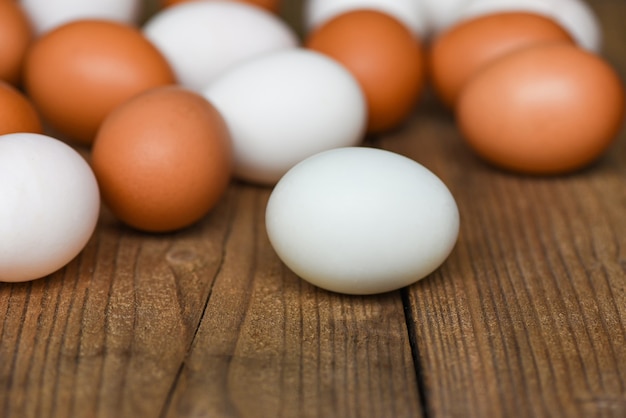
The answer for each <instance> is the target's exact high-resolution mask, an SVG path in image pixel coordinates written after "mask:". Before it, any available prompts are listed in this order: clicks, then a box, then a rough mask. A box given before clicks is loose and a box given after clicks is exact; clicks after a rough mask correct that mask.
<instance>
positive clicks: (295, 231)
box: [265, 147, 459, 295]
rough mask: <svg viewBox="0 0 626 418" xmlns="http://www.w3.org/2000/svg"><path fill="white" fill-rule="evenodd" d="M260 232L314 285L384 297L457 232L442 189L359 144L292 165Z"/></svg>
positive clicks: (438, 256)
mask: <svg viewBox="0 0 626 418" xmlns="http://www.w3.org/2000/svg"><path fill="white" fill-rule="evenodd" d="M265 225H266V229H267V234H268V237H269V240H270V243H271V244H272V246H273V248H274V250H275V251H276V253H277V255H278V256H279V257H280V259H281V260H282V261H283V262H284V263H285V264H286V265H287V267H289V268H290V269H291V270H292V271H293V272H294V273H296V274H297V275H298V276H300V277H301V278H303V279H304V280H307V281H308V282H310V283H312V284H314V285H316V286H319V287H321V288H324V289H327V290H331V291H334V292H341V293H348V294H358V295H363V294H373V293H382V292H388V291H391V290H395V289H399V288H401V287H404V286H407V285H410V284H412V283H415V282H417V281H418V280H420V279H422V278H424V277H426V276H427V275H428V274H430V273H432V272H433V271H434V270H435V269H437V268H438V267H439V266H440V265H441V264H442V263H443V262H444V261H445V260H446V258H447V257H448V255H449V254H450V252H451V251H452V249H453V247H454V245H455V243H456V240H457V237H458V233H459V212H458V209H457V205H456V202H455V200H454V197H453V196H452V195H451V193H450V191H449V190H448V188H447V187H446V185H445V184H444V183H443V182H442V181H441V180H440V179H439V178H438V177H437V176H435V175H434V174H433V173H432V172H430V171H429V170H428V169H426V168H425V167H423V166H422V165H420V164H418V163H417V162H415V161H413V160H411V159H409V158H407V157H404V156H401V155H399V154H395V153H392V152H389V151H384V150H381V149H374V148H364V147H352V148H350V147H348V148H340V149H334V150H330V151H326V152H322V153H319V154H316V155H313V156H311V157H309V158H307V159H306V160H304V161H302V162H300V163H299V164H297V165H296V166H294V167H293V168H292V169H291V170H289V171H288V172H287V174H285V176H284V177H282V178H281V179H280V181H279V182H278V184H277V185H276V187H275V188H274V190H273V191H272V193H271V195H270V198H269V201H268V203H267V208H266V214H265Z"/></svg>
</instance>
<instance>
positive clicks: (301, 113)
mask: <svg viewBox="0 0 626 418" xmlns="http://www.w3.org/2000/svg"><path fill="white" fill-rule="evenodd" d="M204 95H205V97H206V98H207V99H208V100H209V101H210V102H212V103H213V104H214V105H215V106H216V107H217V109H218V110H219V111H220V113H221V114H222V116H223V117H224V119H225V120H226V123H227V125H228V128H229V129H230V133H231V138H232V142H233V150H234V162H235V168H234V174H235V176H236V177H238V178H240V179H243V180H247V181H250V182H255V183H261V184H274V183H276V181H278V179H279V178H280V177H281V176H282V175H283V174H285V173H286V172H287V170H289V169H290V168H291V167H292V166H293V165H295V164H296V163H298V162H300V161H301V160H303V159H305V158H306V157H309V156H311V155H313V154H315V153H318V152H320V151H324V150H327V149H331V148H337V147H343V146H349V145H356V144H358V143H359V142H360V141H361V140H362V138H363V135H364V132H365V126H366V122H367V107H366V102H365V97H364V95H363V92H362V91H361V88H360V87H359V84H358V82H357V81H356V80H355V78H354V77H353V76H352V74H350V73H349V72H348V70H346V69H345V68H344V67H343V66H341V65H340V64H339V63H337V62H336V61H334V60H332V59H330V58H328V57H327V56H325V55H322V54H320V53H318V52H314V51H310V50H306V49H298V48H296V49H290V50H286V51H280V52H275V53H273V54H269V55H265V56H263V57H260V58H257V59H254V60H251V61H247V62H246V63H244V64H242V65H240V66H237V67H236V68H234V69H232V70H231V71H228V72H226V73H225V74H224V75H223V76H221V77H219V78H218V79H217V80H215V82H213V83H212V84H211V85H210V86H209V87H208V88H207V89H206V90H205V92H204Z"/></svg>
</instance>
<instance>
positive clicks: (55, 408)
mask: <svg viewBox="0 0 626 418" xmlns="http://www.w3.org/2000/svg"><path fill="white" fill-rule="evenodd" d="M231 197H232V193H230V195H229V196H227V197H225V199H224V202H223V204H221V205H220V206H219V207H218V208H216V210H215V211H214V212H213V213H212V214H211V215H210V216H209V217H207V219H206V220H205V221H203V222H202V223H201V224H200V225H197V226H195V227H194V228H190V229H188V230H184V231H181V232H179V233H175V234H163V235H151V234H142V233H138V232H135V231H132V230H130V229H128V228H125V227H123V226H122V225H120V224H118V223H117V222H116V221H115V220H113V218H112V217H111V215H110V214H108V213H107V212H106V211H105V212H104V213H103V216H102V218H101V221H100V224H99V226H98V228H97V231H96V234H95V235H94V237H93V238H92V240H91V241H90V243H89V244H88V246H87V248H86V249H85V250H84V251H83V253H82V254H81V255H80V256H79V257H78V258H77V259H76V260H74V261H73V262H72V263H70V264H69V265H68V266H67V267H66V268H64V269H62V270H61V271H59V272H58V273H55V274H53V275H52V276H50V277H49V278H45V279H41V280H38V281H34V282H32V283H25V284H0V313H1V314H2V316H1V317H0V318H1V321H0V326H1V328H0V416H3V417H35V416H51V417H70V416H116V417H118V416H119V417H122V416H129V417H131V416H133V417H135V416H141V417H150V416H158V414H159V413H160V410H161V408H162V406H163V404H164V402H165V399H166V397H167V394H168V392H169V390H170V387H171V385H172V384H173V382H174V380H175V377H176V374H177V373H178V369H179V367H180V364H181V363H182V361H183V360H184V357H185V355H186V353H187V350H188V348H189V346H190V345H191V342H192V339H193V336H194V334H195V330H196V328H197V325H198V323H199V321H200V317H201V313H202V309H203V307H204V304H205V301H206V298H207V297H208V294H209V292H210V289H211V285H212V282H213V279H214V277H215V275H216V272H217V271H218V269H219V267H220V264H221V262H222V243H223V240H224V239H225V237H226V236H227V233H228V226H229V225H230V221H229V220H230V219H231V216H232V215H231V206H230V205H231V200H232V199H231Z"/></svg>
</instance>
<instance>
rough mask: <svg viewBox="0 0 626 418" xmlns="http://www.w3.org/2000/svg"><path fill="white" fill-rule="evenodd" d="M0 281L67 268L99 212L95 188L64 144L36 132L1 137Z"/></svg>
mask: <svg viewBox="0 0 626 418" xmlns="http://www.w3.org/2000/svg"><path fill="white" fill-rule="evenodd" d="M0 196H2V199H0V237H2V239H1V240H0V281H2V282H23V281H28V280H34V279H38V278H41V277H44V276H47V275H49V274H51V273H53V272H55V271H57V270H58V269H60V268H62V267H63V266H65V265H66V264H67V263H69V262H70V261H71V260H72V259H74V258H75V257H76V256H77V255H78V254H79V253H80V252H81V251H82V249H83V248H84V247H85V245H86V244H87V242H88V241H89V239H90V238H91V235H92V234H93V231H94V229H95V227H96V223H97V220H98V215H99V211H100V197H99V193H98V184H97V182H96V179H95V177H94V175H93V172H92V171H91V169H90V168H89V165H88V164H87V162H86V161H85V160H84V159H83V157H81V156H80V154H78V153H77V152H76V151H75V150H74V149H72V148H71V147H70V146H68V145H67V144H65V143H63V142H61V141H59V140H56V139H54V138H51V137H49V136H45V135H40V134H35V133H14V134H6V135H2V136H0Z"/></svg>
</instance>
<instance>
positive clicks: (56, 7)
mask: <svg viewBox="0 0 626 418" xmlns="http://www.w3.org/2000/svg"><path fill="white" fill-rule="evenodd" d="M19 3H20V5H21V6H22V8H23V9H24V11H25V12H26V14H27V15H28V17H29V20H30V21H31V23H32V25H33V29H34V30H35V33H36V34H37V35H42V34H44V33H46V32H48V31H50V30H52V29H54V28H57V27H59V26H61V25H64V24H66V23H69V22H73V21H76V20H83V19H106V20H112V21H115V22H121V23H127V24H136V23H137V22H138V20H139V17H140V16H141V11H142V5H143V3H144V2H143V0H89V1H85V0H19Z"/></svg>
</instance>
